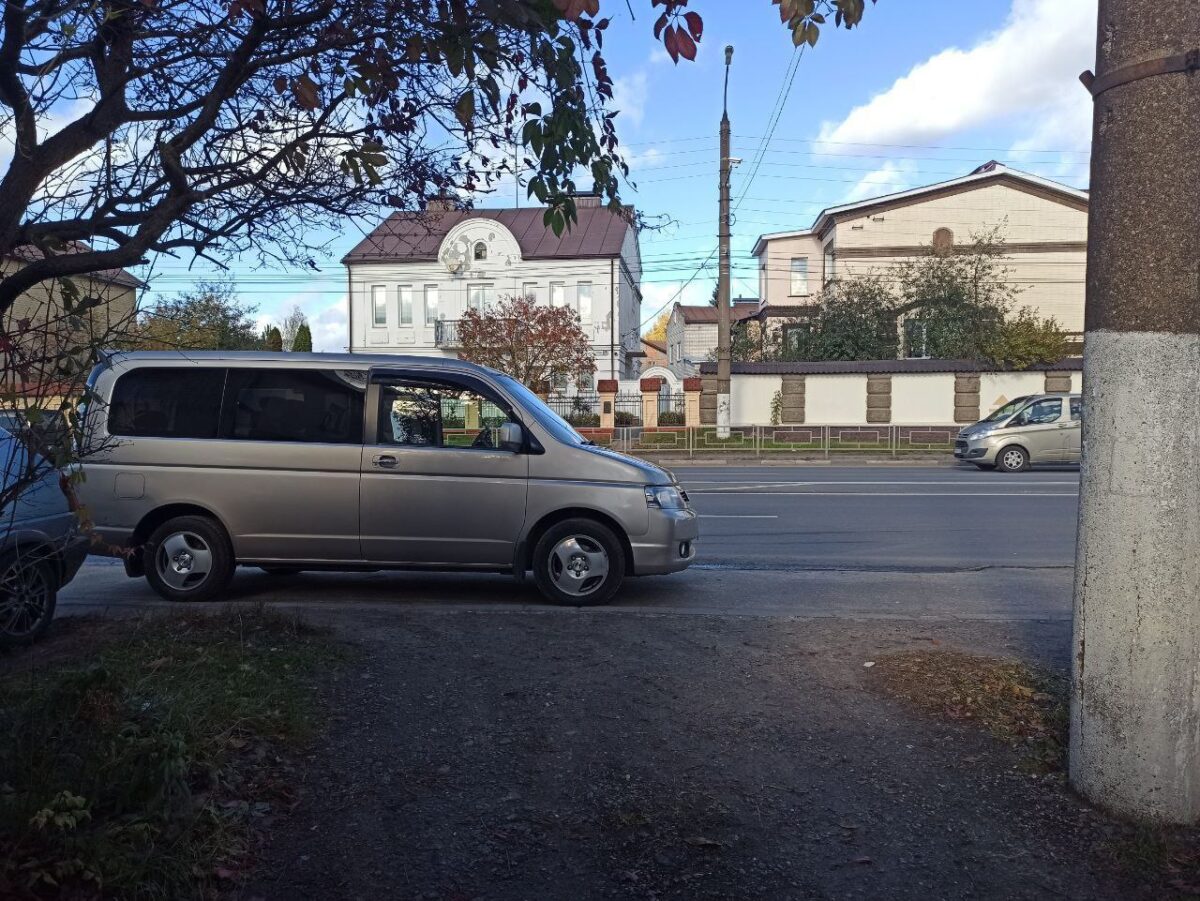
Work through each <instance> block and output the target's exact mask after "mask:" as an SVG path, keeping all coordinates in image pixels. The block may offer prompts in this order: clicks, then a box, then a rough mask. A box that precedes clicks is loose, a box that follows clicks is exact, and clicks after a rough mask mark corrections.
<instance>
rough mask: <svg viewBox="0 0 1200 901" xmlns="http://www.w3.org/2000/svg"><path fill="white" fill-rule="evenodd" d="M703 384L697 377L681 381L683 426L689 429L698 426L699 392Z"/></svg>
mask: <svg viewBox="0 0 1200 901" xmlns="http://www.w3.org/2000/svg"><path fill="white" fill-rule="evenodd" d="M702 387H703V382H702V381H701V380H700V378H699V377H696V376H693V377H692V378H688V379H684V380H683V424H684V425H686V426H687V427H688V428H689V429H694V428H696V427H697V426H698V425H700V392H701V390H702Z"/></svg>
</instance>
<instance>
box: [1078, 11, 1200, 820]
mask: <svg viewBox="0 0 1200 901" xmlns="http://www.w3.org/2000/svg"><path fill="white" fill-rule="evenodd" d="M1196 47H1200V4H1198V3H1196V0H1160V2H1158V3H1151V4H1146V3H1138V2H1135V0H1100V9H1099V34H1098V37H1097V60H1096V81H1095V82H1093V83H1091V90H1092V93H1093V96H1094V98H1095V110H1094V126H1093V143H1092V147H1093V150H1092V181H1091V202H1090V209H1089V213H1088V261H1087V307H1086V315H1085V326H1086V330H1087V332H1086V335H1087V336H1086V340H1085V342H1084V379H1083V385H1084V389H1083V390H1084V398H1083V413H1084V418H1083V446H1084V454H1083V469H1082V473H1081V478H1080V504H1079V537H1078V544H1077V550H1076V563H1075V628H1074V638H1073V641H1074V646H1073V651H1074V653H1073V654H1072V663H1073V674H1072V699H1071V741H1070V777H1071V783H1072V784H1073V785H1074V786H1075V788H1076V789H1077V790H1078V791H1079V792H1080V793H1082V794H1083V795H1084V796H1085V797H1087V798H1089V799H1090V800H1092V801H1094V802H1095V803H1097V804H1099V805H1101V806H1103V807H1105V808H1108V809H1110V810H1113V811H1115V812H1117V813H1120V814H1124V815H1128V816H1134V817H1138V818H1142V819H1146V820H1152V821H1159V822H1168V823H1189V822H1195V821H1196V820H1197V819H1200V391H1198V390H1197V386H1198V385H1200V289H1198V286H1200V272H1198V263H1197V256H1196V248H1197V247H1198V246H1200V204H1198V203H1197V195H1196V186H1197V185H1200V153H1197V151H1196V148H1197V147H1200V75H1198V74H1197V73H1196V72H1194V71H1193V72H1190V73H1189V72H1187V71H1183V70H1184V69H1185V68H1186V60H1187V59H1188V53H1189V51H1192V52H1194V51H1193V48H1196ZM1172 60H1173V61H1174V62H1172ZM1155 61H1163V64H1162V65H1160V66H1157V67H1156V66H1155V65H1154V63H1155ZM1130 67H1136V68H1130ZM1172 67H1175V70H1174V71H1172Z"/></svg>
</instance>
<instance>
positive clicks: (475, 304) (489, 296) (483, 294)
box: [467, 282, 496, 313]
mask: <svg viewBox="0 0 1200 901" xmlns="http://www.w3.org/2000/svg"><path fill="white" fill-rule="evenodd" d="M477 292H478V296H476V294H477ZM495 305H496V286H495V284H494V283H492V282H474V283H472V284H469V285H467V309H468V310H478V311H479V312H480V313H486V312H487V311H488V310H490V309H491V308H492V307H494V306H495Z"/></svg>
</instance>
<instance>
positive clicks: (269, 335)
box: [262, 325, 283, 353]
mask: <svg viewBox="0 0 1200 901" xmlns="http://www.w3.org/2000/svg"><path fill="white" fill-rule="evenodd" d="M262 343H263V350H269V351H271V352H272V353H282V352H283V335H282V334H281V333H280V331H279V329H278V328H277V327H276V326H273V325H272V326H269V327H268V328H267V329H266V330H264V331H263V337H262Z"/></svg>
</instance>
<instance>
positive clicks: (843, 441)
mask: <svg viewBox="0 0 1200 901" xmlns="http://www.w3.org/2000/svg"><path fill="white" fill-rule="evenodd" d="M618 409H619V408H618ZM659 418H660V421H661V418H662V413H661V412H660V414H659ZM618 422H619V421H618ZM639 423H640V419H639ZM960 428H961V426H958V425H928V426H907V425H846V426H838V425H769V426H733V427H731V428H730V430H729V436H728V437H726V438H721V437H718V435H717V429H716V426H711V425H705V426H690V427H685V426H670V425H659V427H658V428H642V427H641V426H640V424H639V425H638V426H621V425H618V426H617V428H615V429H611V430H601V429H586V430H585V432H584V433H585V434H586V435H587V437H588V438H590V439H591V440H593V441H595V442H596V443H597V444H604V445H607V446H610V447H612V448H613V449H615V450H619V451H624V452H627V453H677V454H685V455H687V456H688V457H703V456H706V455H719V454H723V453H731V452H741V453H743V454H753V455H754V456H757V457H774V456H782V455H785V454H789V453H790V454H795V455H796V456H797V457H810V458H811V457H820V458H826V459H829V458H832V457H836V456H837V455H838V454H848V453H857V454H862V453H870V454H876V455H880V456H892V457H900V456H904V455H906V454H919V453H949V452H950V451H952V450H953V449H954V439H955V436H957V434H958V431H959V429H960Z"/></svg>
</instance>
